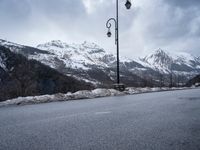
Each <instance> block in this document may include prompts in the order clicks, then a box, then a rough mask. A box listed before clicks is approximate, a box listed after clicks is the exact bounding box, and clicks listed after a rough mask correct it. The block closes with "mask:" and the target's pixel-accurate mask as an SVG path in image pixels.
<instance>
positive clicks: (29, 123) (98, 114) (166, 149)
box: [0, 89, 200, 150]
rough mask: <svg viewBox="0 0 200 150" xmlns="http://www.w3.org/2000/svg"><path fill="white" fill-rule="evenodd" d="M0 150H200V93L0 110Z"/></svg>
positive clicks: (121, 98)
mask: <svg viewBox="0 0 200 150" xmlns="http://www.w3.org/2000/svg"><path fill="white" fill-rule="evenodd" d="M0 149H1V150H200V89H194V90H182V91H169V92H158V93H146V94H139V95H133V96H122V97H109V98H99V99H93V100H80V101H69V102H58V103H48V104H39V105H27V106H18V107H15V106H12V107H3V108H0Z"/></svg>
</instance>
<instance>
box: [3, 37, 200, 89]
mask: <svg viewBox="0 0 200 150" xmlns="http://www.w3.org/2000/svg"><path fill="white" fill-rule="evenodd" d="M0 45H3V46H5V47H8V48H10V49H11V50H12V51H13V52H16V53H20V54H23V55H24V56H26V57H27V58H29V59H35V60H37V61H39V62H42V63H43V64H45V65H48V66H50V67H51V68H54V69H56V70H58V71H59V72H61V73H63V74H65V75H70V76H73V77H75V78H77V79H79V80H84V81H86V82H90V83H93V84H95V85H98V86H99V85H110V84H112V83H114V82H115V79H116V57H115V55H113V54H111V53H108V52H106V51H105V50H104V49H103V48H101V47H100V46H98V45H96V44H95V43H90V42H84V43H82V44H67V43H65V42H62V41H59V40H57V41H56V40H54V41H51V42H48V43H44V44H40V45H38V46H37V47H36V48H33V47H28V46H22V45H19V44H14V43H12V42H8V41H5V40H0ZM172 72H173V75H174V76H181V77H182V81H183V82H186V81H187V80H188V79H189V78H192V77H194V76H195V75H197V74H199V73H200V57H194V56H192V55H190V54H188V53H169V52H166V51H164V50H162V49H158V50H156V51H155V52H154V53H152V54H149V55H148V56H146V57H143V58H139V59H137V60H133V59H128V58H123V57H121V58H120V75H121V80H122V82H123V83H125V84H128V85H132V86H147V85H152V84H153V85H158V84H159V80H160V77H161V75H162V76H163V80H165V82H166V83H168V82H169V74H171V73H172Z"/></svg>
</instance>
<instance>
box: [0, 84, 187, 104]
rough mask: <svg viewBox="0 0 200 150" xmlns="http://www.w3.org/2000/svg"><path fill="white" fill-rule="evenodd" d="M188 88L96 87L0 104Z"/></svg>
mask: <svg viewBox="0 0 200 150" xmlns="http://www.w3.org/2000/svg"><path fill="white" fill-rule="evenodd" d="M181 89H187V88H168V87H163V88H149V87H146V88H134V87H128V88H126V90H125V91H124V92H119V91H117V90H115V89H95V90H92V91H89V90H83V91H78V92H75V93H71V92H69V93H67V94H62V93H58V94H54V95H42V96H29V97H19V98H16V99H11V100H7V101H5V102H1V103H0V106H7V105H26V104H39V103H47V102H59V101H69V100H78V99H93V98H99V97H109V96H123V95H133V94H139V93H147V92H159V91H169V90H181Z"/></svg>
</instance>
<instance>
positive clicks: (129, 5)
mask: <svg viewBox="0 0 200 150" xmlns="http://www.w3.org/2000/svg"><path fill="white" fill-rule="evenodd" d="M131 5H132V4H131V2H130V0H127V1H126V4H125V6H126V8H127V9H130V8H131Z"/></svg>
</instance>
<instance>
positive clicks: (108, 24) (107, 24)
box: [106, 18, 117, 44]
mask: <svg viewBox="0 0 200 150" xmlns="http://www.w3.org/2000/svg"><path fill="white" fill-rule="evenodd" d="M111 21H114V23H115V44H117V20H116V19H115V18H110V19H108V21H107V23H106V27H107V28H108V29H110V28H111V27H112V24H111Z"/></svg>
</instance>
